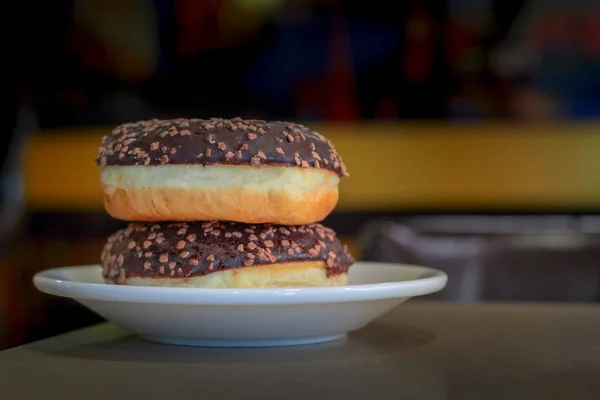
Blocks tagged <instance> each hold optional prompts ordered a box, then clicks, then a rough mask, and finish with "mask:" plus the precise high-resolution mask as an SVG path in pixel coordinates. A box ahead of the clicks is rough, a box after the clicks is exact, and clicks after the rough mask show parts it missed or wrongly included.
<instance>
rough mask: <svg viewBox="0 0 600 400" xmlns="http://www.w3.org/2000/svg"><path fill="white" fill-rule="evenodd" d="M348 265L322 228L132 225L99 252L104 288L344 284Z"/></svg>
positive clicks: (344, 250) (331, 235)
mask: <svg viewBox="0 0 600 400" xmlns="http://www.w3.org/2000/svg"><path fill="white" fill-rule="evenodd" d="M353 262H354V259H353V258H352V256H351V255H350V254H349V253H348V250H347V248H346V246H345V245H343V244H342V243H341V242H340V241H339V240H338V238H337V237H336V235H335V232H334V231H333V230H331V229H329V228H326V227H324V226H322V225H320V224H310V225H305V226H278V225H271V224H264V225H247V224H243V223H236V222H216V221H212V222H192V223H181V222H177V223H173V222H165V223H132V224H130V225H129V226H128V227H127V228H125V229H122V230H120V231H118V232H116V233H114V234H113V235H112V236H110V237H109V238H108V241H107V243H106V245H105V247H104V250H103V252H102V255H101V264H102V268H103V271H102V275H103V277H104V279H105V281H106V282H107V283H113V284H121V285H140V286H188V287H237V288H241V287H280V286H333V285H345V284H346V283H347V273H348V269H349V267H350V266H351V265H352V263H353ZM248 267H251V268H248Z"/></svg>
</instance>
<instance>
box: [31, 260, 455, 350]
mask: <svg viewBox="0 0 600 400" xmlns="http://www.w3.org/2000/svg"><path fill="white" fill-rule="evenodd" d="M100 271H101V268H100V266H99V265H89V266H77V267H63V268H54V269H49V270H45V271H42V272H40V273H38V274H36V276H35V277H34V284H35V286H36V287H37V288H38V289H39V290H40V291H42V292H44V293H48V294H52V295H56V296H62V297H68V298H72V299H74V300H76V301H78V302H80V303H81V304H83V305H84V306H86V307H87V308H89V309H90V310H92V311H94V312H96V313H98V314H99V315H100V316H102V317H104V318H106V319H107V320H109V321H112V322H114V323H116V324H118V325H120V326H121V327H123V328H125V329H127V330H128V331H131V332H133V333H135V334H138V335H139V336H140V337H142V338H144V339H146V340H150V341H155V342H162V343H170V344H180V345H192V346H213V347H215V346H223V347H225V346H227V347H249V346H283V345H298V344H309V343H318V342H325V341H329V340H335V339H340V338H342V337H344V336H345V335H346V334H347V333H348V332H351V331H354V330H357V329H360V328H362V327H364V326H365V325H367V324H369V323H370V322H371V321H373V320H374V319H376V318H377V317H379V316H381V315H382V314H384V313H385V312H387V311H389V310H390V309H392V308H394V307H396V306H397V305H399V304H401V303H402V302H404V301H406V300H408V299H409V298H411V297H414V296H421V295H426V294H429V293H433V292H436V291H439V290H441V289H442V288H443V287H444V286H445V285H446V280H447V276H446V274H445V273H443V272H442V271H438V270H434V269H430V268H425V267H417V266H408V265H400V264H386V263H366V262H357V263H355V264H354V266H352V268H350V276H349V284H348V285H347V286H340V287H320V288H289V289H288V288H273V289H194V288H167V287H138V286H119V285H107V284H104V283H103V281H102V278H101V276H100Z"/></svg>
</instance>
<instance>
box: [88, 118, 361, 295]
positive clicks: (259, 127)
mask: <svg viewBox="0 0 600 400" xmlns="http://www.w3.org/2000/svg"><path fill="white" fill-rule="evenodd" d="M96 162H97V163H98V165H99V166H100V176H101V185H102V189H103V193H104V206H105V208H106V210H107V212H108V213H109V214H110V215H111V216H113V217H114V218H117V219H121V220H125V221H131V222H130V224H129V225H128V226H127V227H126V228H124V229H122V230H119V231H117V232H115V233H114V234H113V235H111V236H110V237H109V238H108V240H107V242H106V245H105V247H104V249H103V251H102V255H101V264H102V274H103V277H104V279H105V282H107V283H113V284H121V285H140V286H187V287H229V288H232V287H234V288H242V287H293V286H330V285H344V284H346V283H347V275H348V269H349V268H350V266H351V265H352V263H353V262H354V260H353V258H352V256H351V255H350V254H349V253H348V250H347V248H346V247H345V246H344V245H342V243H340V241H339V239H338V238H337V237H336V234H335V232H334V231H333V230H331V229H329V228H327V227H324V226H322V225H321V224H319V222H320V221H322V220H323V219H324V218H325V217H326V216H327V215H328V214H329V213H330V212H331V211H332V210H333V208H334V207H335V205H336V203H337V201H338V184H339V181H340V178H341V177H344V176H347V172H346V168H345V166H344V163H343V161H342V159H341V158H340V157H339V155H338V154H337V152H336V151H335V149H334V147H333V145H332V144H331V142H330V141H329V140H327V139H326V138H325V137H323V136H322V135H320V134H319V133H317V132H313V131H311V130H310V129H308V128H306V127H305V126H302V125H299V124H294V123H288V122H265V121H260V120H242V119H240V118H235V119H231V120H228V119H222V118H212V119H209V120H202V119H175V120H157V119H153V120H150V121H141V122H136V123H130V124H124V125H121V126H119V127H117V128H116V129H115V130H113V132H112V134H110V135H107V136H105V137H104V138H103V140H102V144H101V146H100V149H99V151H98V155H97V157H96Z"/></svg>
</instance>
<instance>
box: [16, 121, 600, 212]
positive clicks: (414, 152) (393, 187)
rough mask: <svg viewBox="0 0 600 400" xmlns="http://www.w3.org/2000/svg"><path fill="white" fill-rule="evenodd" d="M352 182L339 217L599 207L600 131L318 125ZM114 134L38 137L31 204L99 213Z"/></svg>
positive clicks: (580, 127) (32, 157) (586, 127)
mask: <svg viewBox="0 0 600 400" xmlns="http://www.w3.org/2000/svg"><path fill="white" fill-rule="evenodd" d="M311 126H312V127H313V128H315V129H316V130H318V131H319V132H321V133H322V134H324V135H326V136H327V137H329V138H330V139H331V141H332V142H333V143H334V144H335V146H336V148H337V150H338V152H339V153H340V154H341V155H342V157H343V158H344V161H345V162H346V164H347V166H348V170H349V171H350V173H351V176H350V177H349V178H346V179H344V180H343V183H342V185H341V194H340V202H339V205H338V209H339V210H366V211H368V210H403V209H409V208H426V209H449V208H455V209H468V208H489V209H505V208H510V209H514V208H540V209H542V208H554V207H569V208H577V207H582V208H589V207H599V206H600V185H598V182H600V157H599V156H598V155H599V154H600V123H587V124H584V123H579V124H546V125H540V124H536V125H531V124H508V123H507V124H446V125H444V124H431V123H424V124H376V123H372V124H346V125H344V124H322V125H317V126H315V125H314V124H313V125H311ZM109 132H110V128H108V127H107V128H85V129H81V128H80V129H70V130H62V131H56V132H45V133H44V134H43V135H42V134H39V135H35V136H34V137H33V139H32V140H31V141H30V143H29V144H28V148H27V153H26V177H27V201H28V204H29V205H30V207H31V208H33V209H39V210H75V209H77V210H85V209H101V207H102V198H101V192H100V187H99V183H98V180H99V177H98V169H97V167H96V165H95V163H94V157H95V154H96V150H97V147H98V145H99V143H100V139H101V137H102V135H103V134H106V133H109Z"/></svg>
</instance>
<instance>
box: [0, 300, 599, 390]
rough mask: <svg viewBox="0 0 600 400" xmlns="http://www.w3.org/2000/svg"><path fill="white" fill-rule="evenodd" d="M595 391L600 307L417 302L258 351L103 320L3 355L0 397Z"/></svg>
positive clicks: (0, 371) (0, 354) (597, 387)
mask: <svg viewBox="0 0 600 400" xmlns="http://www.w3.org/2000/svg"><path fill="white" fill-rule="evenodd" d="M334 317H335V316H332V318H334ZM598 393H600V305H557V304H546V305H541V304H457V303H438V302H429V301H417V300H413V301H411V302H409V303H407V304H405V305H402V306H399V307H398V308H396V309H394V310H393V311H391V312H390V313H388V314H386V315H385V316H383V317H382V318H380V319H378V320H377V321H375V322H373V323H372V324H370V325H369V326H367V327H365V328H363V329H361V330H359V331H357V332H354V333H352V334H350V335H349V336H348V337H347V338H346V339H343V340H340V341H336V342H330V343H324V344H318V345H310V346H298V347H282V348H258V349H218V348H212V349H211V348H190V347H177V346H167V345H158V344H153V343H147V342H144V341H141V340H139V339H136V338H135V337H132V336H131V335H129V334H128V333H126V332H124V331H122V330H121V329H119V328H117V327H115V326H113V325H111V324H103V325H99V326H95V327H91V328H87V329H84V330H80V331H76V332H72V333H69V334H65V335H62V336H58V337H55V338H50V339H47V340H44V341H41V342H37V343H33V344H28V345H25V346H22V347H18V348H14V349H11V350H7V351H4V352H2V353H0V398H2V399H3V400H9V399H45V398H48V399H50V398H52V399H85V400H93V399H102V400H107V399H110V400H114V399H128V400H131V399H154V398H176V399H188V398H189V399H200V398H206V399H214V398H222V399H242V398H244V399H246V398H253V399H254V398H256V399H303V400H306V399H317V398H319V399H320V398H327V399H334V398H336V399H337V398H339V399H346V398H352V399H445V400H447V399H461V400H464V399H486V400H488V399H528V400H532V399H561V400H564V399H583V400H585V399H597V398H598Z"/></svg>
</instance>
